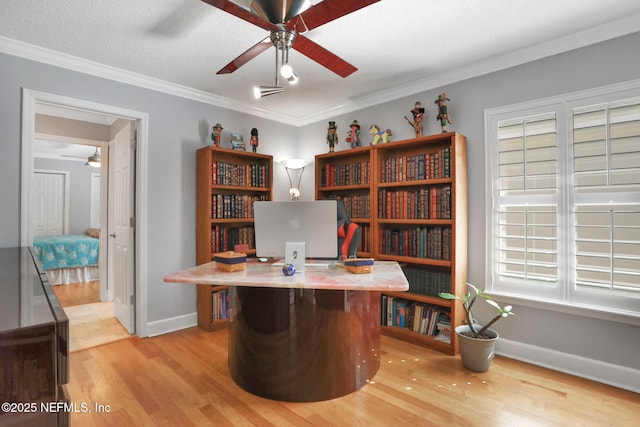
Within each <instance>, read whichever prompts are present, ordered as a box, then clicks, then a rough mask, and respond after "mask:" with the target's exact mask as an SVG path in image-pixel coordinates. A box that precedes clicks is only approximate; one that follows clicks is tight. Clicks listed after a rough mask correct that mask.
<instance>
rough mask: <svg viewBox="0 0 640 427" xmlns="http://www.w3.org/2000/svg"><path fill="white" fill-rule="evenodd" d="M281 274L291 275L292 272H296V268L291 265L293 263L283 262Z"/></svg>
mask: <svg viewBox="0 0 640 427" xmlns="http://www.w3.org/2000/svg"><path fill="white" fill-rule="evenodd" d="M282 274H284V275H285V276H293V275H294V274H296V268H295V267H294V266H293V264H285V265H283V266H282Z"/></svg>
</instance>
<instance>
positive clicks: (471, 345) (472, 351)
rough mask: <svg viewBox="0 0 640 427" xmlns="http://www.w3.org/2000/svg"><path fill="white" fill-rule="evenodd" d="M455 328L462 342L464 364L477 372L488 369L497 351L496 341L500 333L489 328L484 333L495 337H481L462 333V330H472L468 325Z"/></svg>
mask: <svg viewBox="0 0 640 427" xmlns="http://www.w3.org/2000/svg"><path fill="white" fill-rule="evenodd" d="M455 330H456V335H457V336H458V342H459V343H460V357H461V358H462V366H464V367H465V368H467V369H469V370H470V371H475V372H486V371H488V370H489V366H491V360H492V359H493V356H494V353H495V348H496V341H497V340H498V338H499V335H498V333H497V332H496V331H494V330H493V329H487V330H486V331H485V332H484V333H485V334H487V335H489V336H491V337H493V338H491V339H481V338H471V337H467V336H465V335H461V334H460V333H461V332H467V331H469V330H470V329H469V326H467V325H461V326H458V327H456V329H455Z"/></svg>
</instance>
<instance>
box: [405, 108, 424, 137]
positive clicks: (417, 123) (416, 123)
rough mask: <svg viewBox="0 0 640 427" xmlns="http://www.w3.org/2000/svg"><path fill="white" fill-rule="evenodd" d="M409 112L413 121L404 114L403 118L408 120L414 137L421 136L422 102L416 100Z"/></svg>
mask: <svg viewBox="0 0 640 427" xmlns="http://www.w3.org/2000/svg"><path fill="white" fill-rule="evenodd" d="M411 114H413V122H412V121H411V120H409V119H408V118H407V116H404V118H405V120H406V121H408V122H409V124H410V125H411V126H413V129H414V130H415V132H416V138H418V137H420V136H422V119H423V118H424V108H422V104H421V103H420V102H416V105H415V106H414V107H413V110H411Z"/></svg>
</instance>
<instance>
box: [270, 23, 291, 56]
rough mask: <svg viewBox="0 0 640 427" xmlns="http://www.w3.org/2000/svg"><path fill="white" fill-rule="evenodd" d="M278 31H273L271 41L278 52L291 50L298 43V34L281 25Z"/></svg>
mask: <svg viewBox="0 0 640 427" xmlns="http://www.w3.org/2000/svg"><path fill="white" fill-rule="evenodd" d="M278 27H279V28H278V29H277V30H271V41H272V42H273V45H274V46H275V47H276V48H277V49H278V50H289V49H291V46H293V43H294V42H295V41H296V32H295V31H293V30H290V29H289V28H286V27H285V26H284V25H281V26H280V25H279V26H278Z"/></svg>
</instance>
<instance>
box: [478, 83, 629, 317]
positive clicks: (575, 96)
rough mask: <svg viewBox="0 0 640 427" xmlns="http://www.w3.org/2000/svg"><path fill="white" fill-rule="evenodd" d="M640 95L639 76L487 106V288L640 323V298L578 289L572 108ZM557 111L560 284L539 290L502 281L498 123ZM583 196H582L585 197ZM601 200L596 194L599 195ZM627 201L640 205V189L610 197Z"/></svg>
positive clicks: (511, 298)
mask: <svg viewBox="0 0 640 427" xmlns="http://www.w3.org/2000/svg"><path fill="white" fill-rule="evenodd" d="M629 98H640V80H634V81H630V82H625V83H621V84H616V85H610V86H605V87H600V88H596V89H591V90H585V91H581V92H575V93H571V94H565V95H559V96H554V97H550V98H544V99H540V100H534V101H530V102H524V103H519V104H513V105H508V106H503V107H498V108H492V109H487V110H485V112H484V119H485V120H484V123H485V178H486V183H485V190H486V199H487V204H486V216H485V218H486V230H485V231H486V236H487V238H486V256H487V258H486V264H485V284H486V285H485V288H486V291H487V292H489V293H490V294H492V295H493V296H494V298H496V299H497V300H499V301H504V302H512V303H518V304H521V305H525V306H533V307H537V308H543V309H547V310H556V311H562V312H569V313H574V314H579V315H584V316H588V317H596V318H604V319H608V320H613V321H618V322H624V323H631V324H635V325H640V296H639V298H634V297H624V296H617V295H602V294H599V293H596V292H594V291H591V292H585V291H580V290H577V289H576V287H575V279H572V277H575V274H574V273H573V272H574V271H575V268H576V266H575V250H574V249H573V242H574V241H575V237H576V236H575V232H574V230H575V228H574V225H575V224H574V218H573V210H572V208H573V207H574V206H575V202H576V200H575V199H576V197H575V192H574V191H573V185H572V184H573V182H572V179H573V176H574V175H573V161H572V150H573V111H574V109H576V108H580V107H584V106H589V105H594V104H602V103H607V102H615V101H618V100H621V99H629ZM547 113H555V119H556V135H557V142H558V146H557V147H558V150H557V180H558V182H557V192H556V194H555V199H556V205H557V242H558V247H557V251H558V284H557V287H556V286H553V287H549V288H544V287H541V288H538V287H537V288H535V289H532V288H531V286H527V285H520V284H517V283H509V282H506V281H500V280H499V278H498V264H499V262H498V261H499V260H498V258H499V255H498V251H499V245H498V238H497V236H498V230H499V224H498V220H499V215H498V209H499V207H500V206H499V203H500V200H501V197H500V196H499V194H498V193H499V192H498V191H497V189H498V177H499V171H498V167H499V165H498V163H499V162H498V154H499V150H498V148H499V147H498V144H497V143H496V141H498V123H499V122H503V121H506V120H509V119H516V118H522V117H532V116H536V115H542V114H547ZM580 197H582V196H578V198H580ZM550 198H554V197H553V196H549V195H544V196H541V197H537V196H534V197H530V196H527V202H526V203H527V204H529V205H535V204H536V203H541V202H542V201H546V202H547V203H548V201H549V200H550ZM596 198H597V197H596ZM517 199H518V196H513V197H509V196H502V200H512V201H514V200H515V201H517ZM612 200H615V201H617V202H622V203H632V204H636V205H640V192H630V193H619V194H615V195H614V196H613V197H611V198H609V200H607V202H609V201H612Z"/></svg>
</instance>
